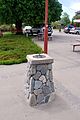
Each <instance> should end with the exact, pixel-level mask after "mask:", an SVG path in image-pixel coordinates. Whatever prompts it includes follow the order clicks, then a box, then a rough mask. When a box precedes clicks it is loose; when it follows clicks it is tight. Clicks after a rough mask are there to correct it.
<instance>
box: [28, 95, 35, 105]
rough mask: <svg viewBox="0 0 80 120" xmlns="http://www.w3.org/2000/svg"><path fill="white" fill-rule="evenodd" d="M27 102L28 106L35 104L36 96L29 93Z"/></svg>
mask: <svg viewBox="0 0 80 120" xmlns="http://www.w3.org/2000/svg"><path fill="white" fill-rule="evenodd" d="M29 104H30V106H35V105H37V100H36V96H35V95H34V94H30V97H29Z"/></svg>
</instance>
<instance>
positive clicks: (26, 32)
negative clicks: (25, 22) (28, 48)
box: [22, 26, 32, 36]
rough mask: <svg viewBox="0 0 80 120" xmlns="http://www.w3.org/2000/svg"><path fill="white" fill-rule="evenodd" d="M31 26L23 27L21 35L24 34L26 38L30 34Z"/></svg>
mask: <svg viewBox="0 0 80 120" xmlns="http://www.w3.org/2000/svg"><path fill="white" fill-rule="evenodd" d="M31 29H32V27H31V26H25V27H24V28H23V29H22V30H23V34H25V35H26V36H28V35H30V34H31Z"/></svg>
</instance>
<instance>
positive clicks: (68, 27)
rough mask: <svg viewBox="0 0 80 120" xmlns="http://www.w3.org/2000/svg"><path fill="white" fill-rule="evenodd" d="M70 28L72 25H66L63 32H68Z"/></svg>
mask: <svg viewBox="0 0 80 120" xmlns="http://www.w3.org/2000/svg"><path fill="white" fill-rule="evenodd" d="M72 28H74V26H73V25H68V26H66V27H65V28H64V32H65V33H69V32H70V30H71V29H72Z"/></svg>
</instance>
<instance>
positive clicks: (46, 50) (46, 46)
mask: <svg viewBox="0 0 80 120" xmlns="http://www.w3.org/2000/svg"><path fill="white" fill-rule="evenodd" d="M47 52H48V0H45V29H44V53H47Z"/></svg>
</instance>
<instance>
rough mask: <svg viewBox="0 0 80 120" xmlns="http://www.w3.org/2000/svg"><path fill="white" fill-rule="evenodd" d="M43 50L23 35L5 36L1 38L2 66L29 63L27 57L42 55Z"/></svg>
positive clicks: (0, 57)
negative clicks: (29, 55)
mask: <svg viewBox="0 0 80 120" xmlns="http://www.w3.org/2000/svg"><path fill="white" fill-rule="evenodd" d="M41 52H42V49H41V48H40V47H39V46H37V45H36V44H35V43H33V42H32V40H31V38H28V37H25V36H23V35H13V34H4V36H3V37H1V38H0V65H1V64H6V65H9V64H19V63H22V62H27V60H26V55H28V54H36V53H41Z"/></svg>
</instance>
